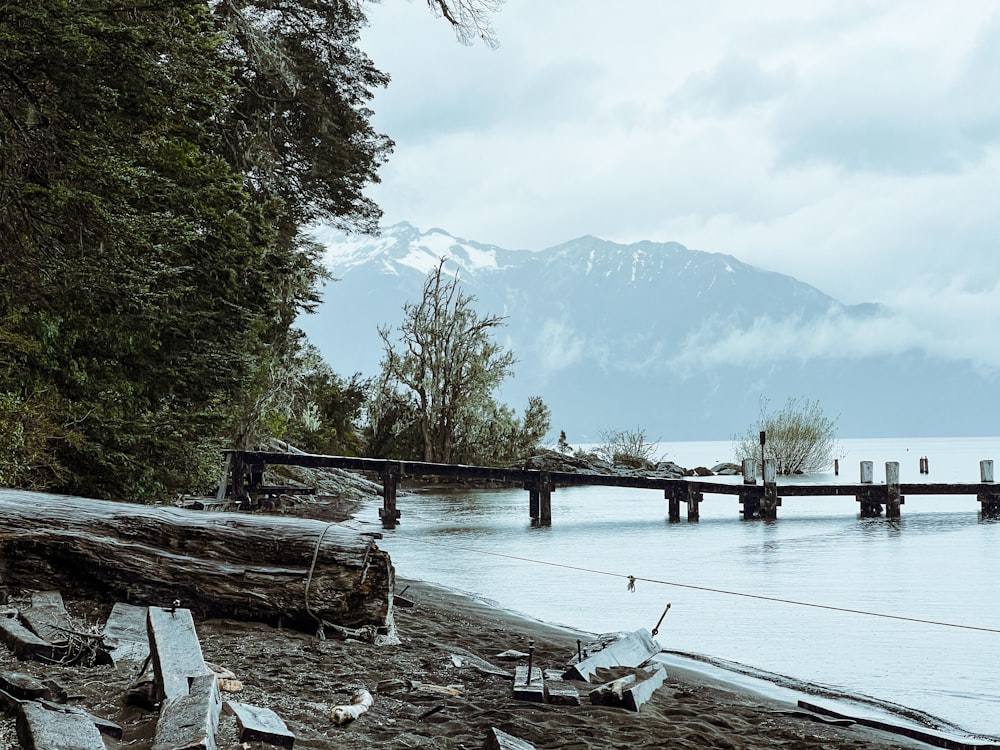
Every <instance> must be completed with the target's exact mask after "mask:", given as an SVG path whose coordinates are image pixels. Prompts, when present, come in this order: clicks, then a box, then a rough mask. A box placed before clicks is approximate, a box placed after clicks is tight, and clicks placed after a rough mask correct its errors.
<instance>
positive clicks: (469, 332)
mask: <svg viewBox="0 0 1000 750" xmlns="http://www.w3.org/2000/svg"><path fill="white" fill-rule="evenodd" d="M474 301H475V298H474V297H471V296H469V295H466V294H465V293H464V292H462V290H461V287H460V286H459V282H458V277H457V276H451V277H448V276H447V275H446V274H445V272H444V259H441V261H440V262H439V263H438V265H437V267H436V268H435V269H434V270H432V271H431V272H430V273H429V274H428V276H427V279H426V281H425V283H424V289H423V294H422V296H421V300H420V302H417V303H412V302H408V303H406V304H405V305H404V306H403V312H404V314H405V315H404V320H403V323H402V324H401V325H400V328H399V331H398V333H399V338H398V340H397V341H395V342H394V341H393V340H392V337H391V332H390V331H389V330H388V329H385V328H383V329H380V330H379V335H380V336H381V337H382V342H383V345H384V351H385V354H384V357H383V360H382V376H381V378H380V380H379V385H378V388H377V393H376V394H375V395H374V396H373V399H372V404H371V406H370V407H369V431H368V434H369V440H370V442H369V453H370V454H372V455H385V453H386V451H391V452H392V457H395V458H412V457H413V456H412V454H411V453H410V452H409V451H412V449H413V448H414V447H415V446H414V443H416V442H417V441H416V440H415V439H414V438H415V437H419V443H418V445H419V447H420V454H418V455H419V457H421V458H422V459H423V460H424V461H434V462H441V463H452V462H454V461H464V462H466V463H503V462H508V461H511V460H514V459H516V458H521V457H523V456H524V455H526V453H528V452H530V451H531V450H533V449H534V448H535V447H536V446H537V445H538V443H539V442H540V441H541V440H542V438H543V437H544V435H545V433H546V432H547V431H548V429H549V417H550V415H549V410H548V407H546V406H545V404H544V403H543V402H542V400H541V399H539V398H532V399H530V400H529V403H528V406H527V408H526V409H525V412H524V416H523V418H521V419H518V418H517V416H516V415H515V414H514V412H513V410H511V409H510V408H509V407H507V406H504V405H501V404H498V403H497V402H496V401H495V399H494V397H493V393H494V391H495V390H496V389H497V388H498V387H499V385H500V384H501V383H502V382H503V381H504V380H505V379H506V378H507V377H508V376H510V375H511V373H512V369H513V363H514V356H513V354H512V353H511V352H509V351H506V350H505V349H504V348H503V347H502V346H500V345H499V344H497V343H496V342H495V341H493V339H492V335H491V334H492V332H493V330H494V329H496V328H498V327H500V326H501V325H503V321H504V319H503V318H502V317H498V316H492V315H486V316H480V315H479V314H478V313H477V312H476V311H475V310H474V309H473V306H472V305H473V302H474ZM404 451H406V452H404Z"/></svg>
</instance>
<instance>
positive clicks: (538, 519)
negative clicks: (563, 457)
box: [524, 471, 555, 526]
mask: <svg viewBox="0 0 1000 750" xmlns="http://www.w3.org/2000/svg"><path fill="white" fill-rule="evenodd" d="M524 488H525V489H526V490H528V512H529V513H530V514H531V525H532V526H551V525H552V491H553V490H554V489H555V483H554V482H553V481H552V475H551V474H549V473H548V472H547V471H541V472H539V473H538V476H537V477H536V478H532V479H529V480H527V481H526V482H525V483H524Z"/></svg>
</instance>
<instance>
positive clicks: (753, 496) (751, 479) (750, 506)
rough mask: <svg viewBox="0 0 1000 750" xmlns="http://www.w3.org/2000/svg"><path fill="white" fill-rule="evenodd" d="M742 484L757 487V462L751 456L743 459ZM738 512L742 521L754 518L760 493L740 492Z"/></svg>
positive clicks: (756, 514)
mask: <svg viewBox="0 0 1000 750" xmlns="http://www.w3.org/2000/svg"><path fill="white" fill-rule="evenodd" d="M743 486H744V487H753V488H754V490H756V489H757V462H756V461H755V460H754V459H752V458H744V459H743ZM740 505H741V506H743V507H742V508H741V509H740V514H741V516H742V518H743V520H744V521H749V520H751V519H753V518H756V517H757V516H758V514H759V512H760V493H759V492H757V491H754V492H749V491H747V492H740Z"/></svg>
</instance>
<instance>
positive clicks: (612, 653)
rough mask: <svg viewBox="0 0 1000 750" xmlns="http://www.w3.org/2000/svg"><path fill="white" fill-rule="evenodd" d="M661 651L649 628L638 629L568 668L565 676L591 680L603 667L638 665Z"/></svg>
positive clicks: (585, 680) (586, 680)
mask: <svg viewBox="0 0 1000 750" xmlns="http://www.w3.org/2000/svg"><path fill="white" fill-rule="evenodd" d="M659 652H660V646H659V644H658V643H656V641H654V640H653V636H651V635H650V634H649V631H648V630H645V629H643V630H636V631H635V632H633V633H628V634H626V635H625V636H623V637H622V638H620V639H619V640H617V641H615V642H614V643H611V644H610V645H608V646H606V647H605V648H603V649H601V650H600V651H598V652H596V653H593V654H590V655H589V656H587V657H586V658H585V659H583V660H582V661H579V662H577V663H576V664H573V665H572V666H570V667H569V669H567V671H566V673H565V675H564V677H565V678H566V679H569V680H574V679H579V680H583V681H584V682H590V680H591V678H592V677H593V676H594V672H596V671H597V670H598V669H600V668H602V667H638V666H639V665H641V664H643V663H645V662H646V661H648V660H649V659H650V658H651V657H653V656H654V655H656V654H658V653H659Z"/></svg>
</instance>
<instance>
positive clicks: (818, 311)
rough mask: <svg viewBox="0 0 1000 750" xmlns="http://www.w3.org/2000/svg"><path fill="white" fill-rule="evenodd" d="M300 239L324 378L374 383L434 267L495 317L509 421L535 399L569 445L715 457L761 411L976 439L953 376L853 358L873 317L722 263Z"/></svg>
mask: <svg viewBox="0 0 1000 750" xmlns="http://www.w3.org/2000/svg"><path fill="white" fill-rule="evenodd" d="M316 238H317V240H318V241H319V242H321V243H322V244H323V246H324V247H325V248H326V255H325V261H326V264H327V266H328V268H329V270H330V271H331V273H332V275H333V277H334V278H335V279H337V280H336V281H334V282H331V283H330V284H329V285H328V286H327V288H326V290H325V295H324V301H323V303H322V305H321V306H320V309H319V311H318V313H317V314H316V315H313V316H308V317H305V318H303V319H302V320H301V325H302V327H303V329H304V330H306V332H307V333H308V334H309V337H310V339H311V340H312V341H313V342H314V343H315V344H316V345H317V346H318V347H319V348H320V350H321V352H323V354H324V356H325V357H326V359H327V360H328V361H329V362H330V364H331V365H332V366H333V367H334V369H335V370H337V371H338V372H342V373H345V374H349V373H352V372H356V371H357V372H362V373H365V374H375V373H376V372H377V370H378V362H379V358H380V355H381V342H380V340H379V337H378V335H377V327H378V326H379V325H390V326H395V325H396V324H397V323H398V322H399V320H400V318H401V314H402V305H403V303H404V302H407V301H415V300H417V299H419V297H420V290H421V287H422V284H423V281H424V278H425V277H426V274H427V272H428V271H430V270H431V269H432V268H433V267H435V266H436V265H437V263H438V261H439V259H440V258H442V257H446V258H448V259H449V260H448V263H447V265H446V268H447V269H449V271H450V272H454V273H458V275H459V278H460V280H461V281H462V283H463V285H464V286H465V287H466V289H467V291H468V292H469V293H471V294H473V295H474V296H475V297H476V300H477V306H478V307H479V308H480V309H481V310H482V311H484V312H490V313H500V314H503V315H506V316H507V326H506V327H505V328H504V329H502V331H500V333H499V336H500V337H501V339H502V341H503V343H504V344H505V345H506V346H508V347H509V348H510V349H511V350H512V351H513V352H514V354H515V356H516V357H517V358H518V364H517V365H516V367H515V370H516V376H515V378H513V379H512V380H511V381H509V383H508V384H507V386H505V389H504V392H503V393H502V394H501V396H502V398H503V399H504V400H505V401H507V402H508V403H510V404H511V405H512V406H514V407H515V408H520V407H521V406H523V405H524V404H525V403H526V401H527V397H528V396H530V395H540V396H542V398H543V399H544V400H545V401H546V403H548V404H549V405H550V407H551V408H552V412H553V428H554V429H555V430H557V431H558V430H560V429H563V430H566V431H567V434H568V436H569V439H570V442H571V443H572V442H574V441H576V442H592V441H596V440H597V439H599V434H600V432H601V430H606V429H621V428H625V427H630V428H631V427H636V426H641V427H643V428H645V429H646V430H647V432H648V435H649V436H650V437H652V438H662V439H664V440H669V439H676V440H694V439H726V438H729V437H732V436H733V435H734V434H736V433H741V432H743V430H744V429H745V428H746V427H747V426H748V425H749V424H750V423H751V422H752V421H753V419H754V418H755V417H756V415H757V412H758V409H759V402H760V398H761V396H764V397H767V398H770V400H771V402H772V404H773V405H775V406H780V405H782V404H783V403H784V401H785V399H786V398H788V397H792V396H794V397H800V398H806V399H810V400H811V399H818V400H819V401H820V403H821V404H822V405H823V408H824V411H825V412H826V413H827V414H828V416H831V417H838V418H839V424H840V426H841V430H842V432H843V433H844V434H845V436H847V435H859V436H863V435H879V436H882V435H892V434H900V435H918V434H919V435H933V434H976V433H977V432H980V433H981V434H985V432H982V430H985V431H986V432H989V429H987V428H986V427H985V426H983V425H978V426H977V425H976V424H971V423H970V422H969V419H970V418H972V419H973V422H974V421H975V419H974V415H975V411H976V410H975V409H973V408H971V407H972V404H973V403H974V400H975V399H976V398H977V397H978V398H982V397H983V394H985V393H990V392H991V390H990V389H991V387H992V386H991V384H990V383H988V382H986V381H985V380H983V379H982V377H980V376H977V375H975V374H974V373H973V372H972V370H971V368H969V367H964V368H963V367H960V366H957V365H955V364H954V363H946V362H942V361H937V360H935V359H933V358H929V357H927V356H926V355H924V354H922V353H919V352H907V353H904V354H902V355H896V356H892V357H888V356H881V355H880V354H879V353H878V352H877V351H874V352H873V351H871V350H861V349H859V348H858V347H857V346H855V345H854V342H855V340H856V339H859V338H860V337H859V336H858V335H857V333H858V331H861V330H863V329H865V328H866V326H871V325H873V324H875V323H877V322H878V321H879V320H881V319H883V317H884V315H885V314H886V312H885V311H884V310H883V309H882V308H881V307H880V306H878V305H875V304H868V305H856V306H846V305H843V304H841V303H840V302H838V301H837V300H835V299H833V298H832V297H830V296H828V295H826V294H824V293H823V292H822V291H820V290H818V289H816V288H815V287H812V286H809V285H808V284H804V283H802V282H800V281H797V280H796V279H794V278H792V277H790V276H786V275H783V274H780V273H774V272H770V271H764V270H761V269H758V268H755V267H753V266H750V265H748V264H746V263H743V262H741V261H739V260H738V259H736V258H735V257H733V256H730V255H723V254H719V253H707V252H701V251H697V250H690V249H688V248H686V247H684V246H683V245H680V244H678V243H676V242H666V243H657V242H648V241H646V242H638V243H634V244H630V245H622V244H618V243H614V242H609V241H606V240H601V239H598V238H596V237H580V238H578V239H574V240H571V241H569V242H566V243H564V244H561V245H557V246H555V247H551V248H548V249H546V250H542V251H539V252H532V251H527V250H507V249H504V248H500V247H497V246H495V245H487V244H483V243H479V242H475V241H471V240H465V239H460V238H456V237H453V236H452V235H450V234H448V233H447V232H446V231H444V230H441V229H431V230H429V231H426V232H421V231H420V230H418V229H417V228H416V227H414V226H412V225H410V224H406V223H403V224H396V225H394V226H391V227H388V228H385V229H383V230H382V233H381V235H380V236H378V237H358V236H353V237H345V236H343V235H341V234H337V233H334V232H332V231H328V230H319V231H317V233H316ZM932 383H933V384H934V387H933V388H930V387H929V386H930V384H932ZM948 384H952V387H948ZM918 394H919V398H920V399H921V402H922V404H923V405H924V406H923V408H922V409H921V410H914V409H913V408H912V403H913V402H912V401H911V399H913V398H917V397H918ZM966 425H968V426H966ZM992 429H995V427H994V428H992Z"/></svg>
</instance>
